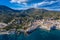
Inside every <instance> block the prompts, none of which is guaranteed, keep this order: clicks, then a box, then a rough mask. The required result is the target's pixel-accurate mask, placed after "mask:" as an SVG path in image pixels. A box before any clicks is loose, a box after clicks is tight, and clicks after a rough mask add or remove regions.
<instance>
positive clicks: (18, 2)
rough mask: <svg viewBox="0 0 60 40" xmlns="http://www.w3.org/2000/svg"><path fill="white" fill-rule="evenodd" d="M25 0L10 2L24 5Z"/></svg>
mask: <svg viewBox="0 0 60 40" xmlns="http://www.w3.org/2000/svg"><path fill="white" fill-rule="evenodd" d="M27 1H28V0H11V1H10V2H11V3H17V4H24V5H26V4H27Z"/></svg>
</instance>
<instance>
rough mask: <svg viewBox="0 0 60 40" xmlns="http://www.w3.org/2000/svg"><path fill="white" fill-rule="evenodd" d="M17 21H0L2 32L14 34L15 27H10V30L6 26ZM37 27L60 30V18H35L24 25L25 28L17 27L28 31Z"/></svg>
mask: <svg viewBox="0 0 60 40" xmlns="http://www.w3.org/2000/svg"><path fill="white" fill-rule="evenodd" d="M15 21H16V20H15V19H14V20H12V21H11V22H10V23H8V24H6V23H2V22H0V34H10V33H12V34H14V33H15V32H16V29H15V28H13V29H10V30H8V31H7V30H6V29H4V28H5V27H6V26H8V25H10V24H12V23H13V22H15ZM17 22H18V21H17ZM37 27H39V28H41V29H45V30H54V29H58V30H60V20H59V19H58V20H54V19H53V18H48V19H38V20H34V21H32V22H30V23H29V24H28V26H24V28H21V29H17V30H19V31H24V32H28V31H31V30H35V29H36V28H37Z"/></svg>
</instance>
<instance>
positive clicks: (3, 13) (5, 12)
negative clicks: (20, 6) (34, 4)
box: [0, 5, 60, 21]
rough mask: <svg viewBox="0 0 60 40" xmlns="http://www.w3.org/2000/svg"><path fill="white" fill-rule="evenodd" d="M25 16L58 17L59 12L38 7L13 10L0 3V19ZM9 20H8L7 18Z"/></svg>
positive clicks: (59, 16) (35, 17) (59, 15)
mask: <svg viewBox="0 0 60 40" xmlns="http://www.w3.org/2000/svg"><path fill="white" fill-rule="evenodd" d="M26 16H27V18H30V17H32V18H34V19H40V18H46V17H47V18H50V17H53V18H60V12H58V11H51V10H46V9H38V8H29V9H26V10H14V9H11V8H9V7H7V6H4V5H0V21H3V20H4V21H5V20H8V19H10V20H11V19H13V18H15V17H26ZM8 21H9V20H8Z"/></svg>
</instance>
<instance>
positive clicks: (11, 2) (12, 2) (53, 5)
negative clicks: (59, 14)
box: [0, 0, 60, 11]
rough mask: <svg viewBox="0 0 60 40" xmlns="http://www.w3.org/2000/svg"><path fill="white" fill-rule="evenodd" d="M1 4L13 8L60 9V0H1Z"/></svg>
mask: <svg viewBox="0 0 60 40" xmlns="http://www.w3.org/2000/svg"><path fill="white" fill-rule="evenodd" d="M0 5H6V6H8V7H10V8H13V9H18V10H19V9H28V8H43V9H48V10H59V11H60V0H0Z"/></svg>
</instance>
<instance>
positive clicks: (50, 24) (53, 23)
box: [32, 19, 60, 30]
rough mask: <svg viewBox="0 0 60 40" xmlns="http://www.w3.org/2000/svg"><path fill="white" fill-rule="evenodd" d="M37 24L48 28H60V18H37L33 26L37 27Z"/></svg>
mask: <svg viewBox="0 0 60 40" xmlns="http://www.w3.org/2000/svg"><path fill="white" fill-rule="evenodd" d="M36 25H37V26H40V28H42V29H46V30H51V28H55V29H60V20H53V19H49V20H48V19H47V20H44V19H42V20H35V21H34V22H33V25H32V26H33V27H35V26H36Z"/></svg>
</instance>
